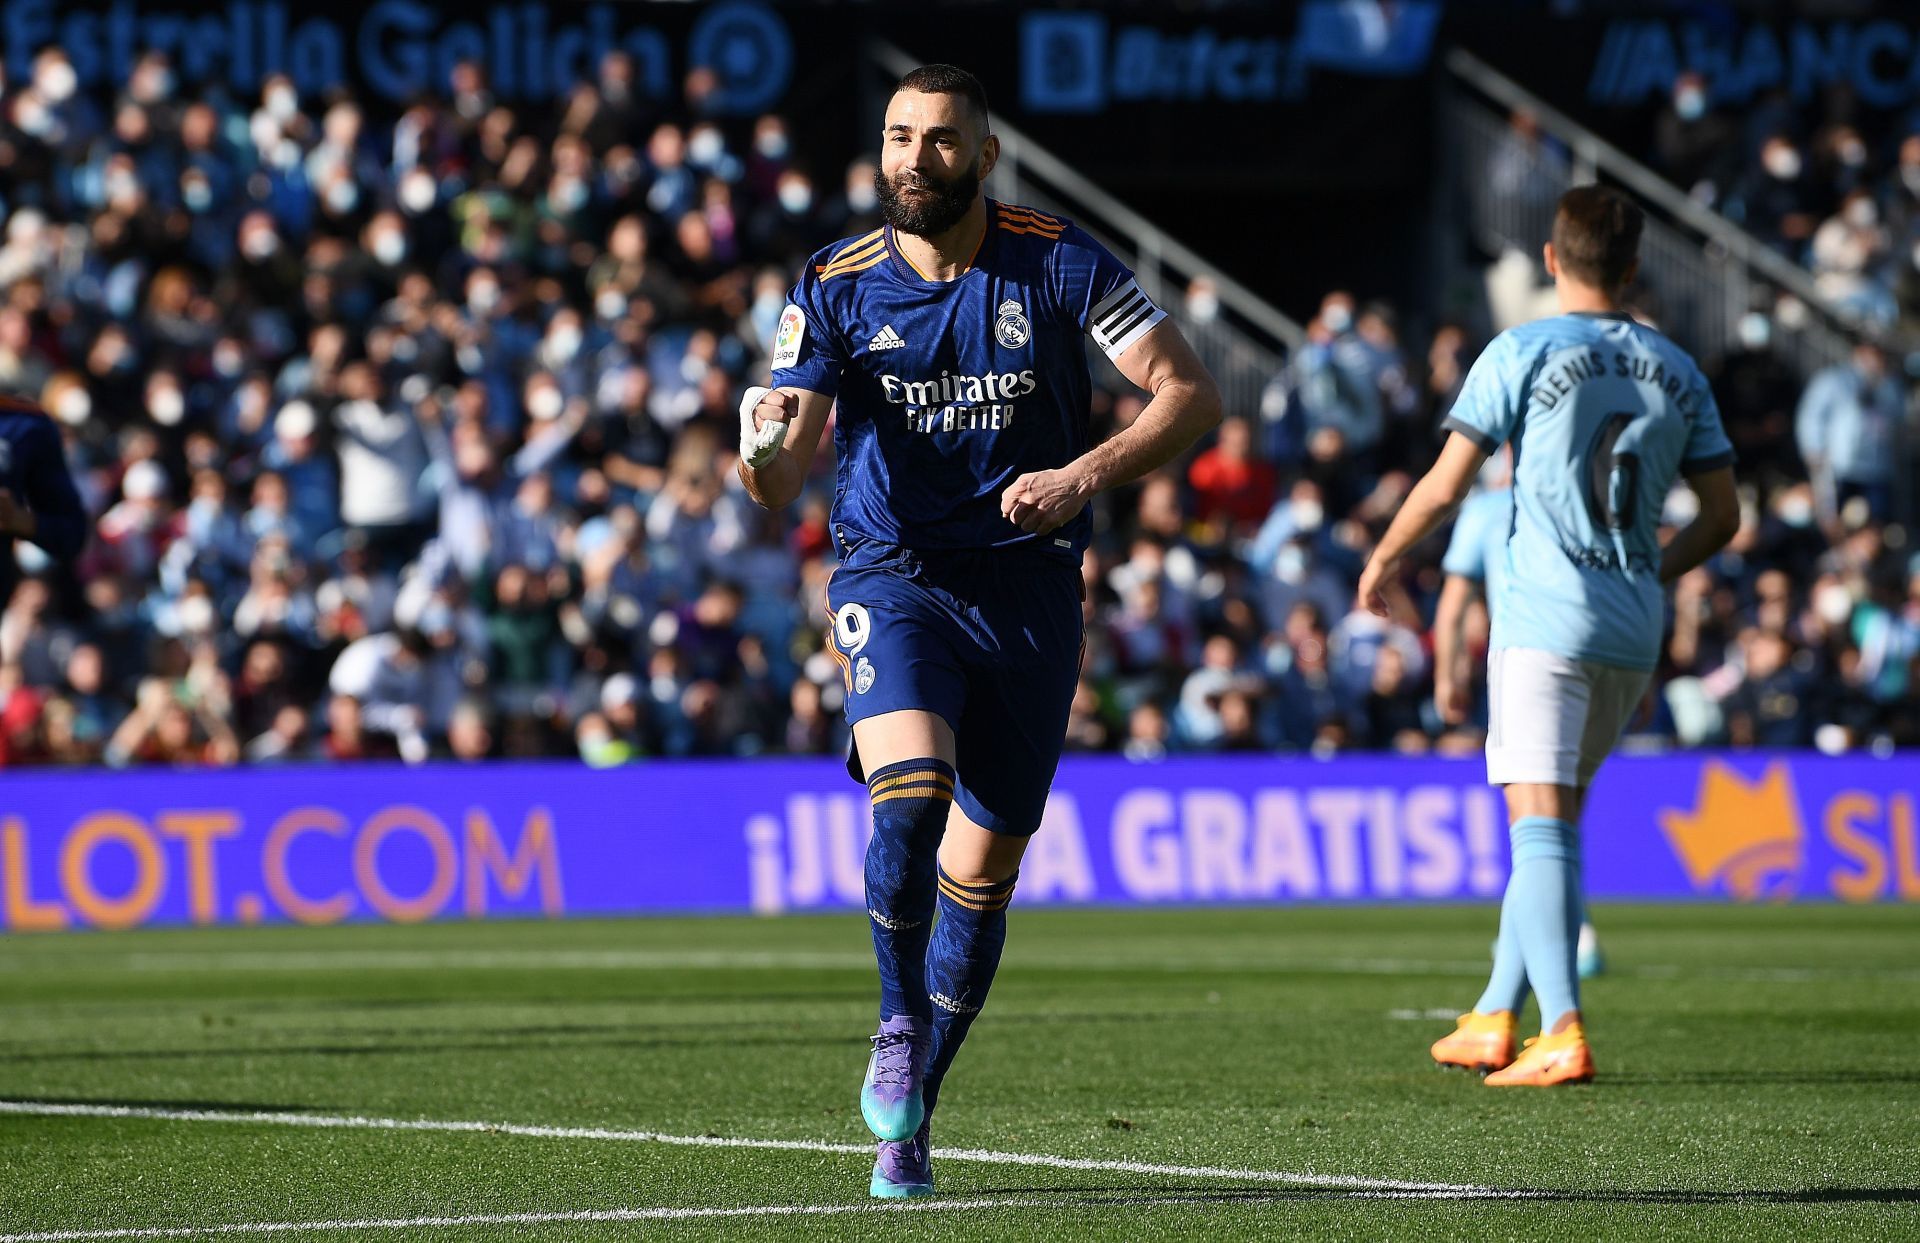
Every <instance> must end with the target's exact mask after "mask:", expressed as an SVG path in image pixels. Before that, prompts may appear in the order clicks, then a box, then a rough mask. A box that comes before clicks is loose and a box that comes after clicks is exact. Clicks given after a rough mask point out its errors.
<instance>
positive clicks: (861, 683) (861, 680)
mask: <svg viewBox="0 0 1920 1243" xmlns="http://www.w3.org/2000/svg"><path fill="white" fill-rule="evenodd" d="M873 678H874V673H873V663H872V662H871V661H869V660H868V659H867V658H866V657H865V656H862V657H861V658H860V663H859V664H857V665H855V666H854V667H853V693H854V694H856V695H864V694H866V693H867V692H868V691H870V690H872V689H873Z"/></svg>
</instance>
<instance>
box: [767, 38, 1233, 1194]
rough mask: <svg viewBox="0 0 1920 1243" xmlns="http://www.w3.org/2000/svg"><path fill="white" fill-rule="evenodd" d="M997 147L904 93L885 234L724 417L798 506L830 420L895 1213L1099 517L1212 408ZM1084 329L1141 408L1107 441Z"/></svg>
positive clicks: (922, 1162)
mask: <svg viewBox="0 0 1920 1243" xmlns="http://www.w3.org/2000/svg"><path fill="white" fill-rule="evenodd" d="M999 151H1000V146H999V141H998V140H997V139H996V138H994V136H993V133H992V130H991V127H990V125H989V123H988V117H987V100H986V93H985V91H984V90H983V89H982V88H981V86H980V84H979V82H978V81H977V80H976V79H975V78H974V77H973V76H972V75H971V74H969V73H967V72H965V71H964V70H961V69H957V68H954V67H953V66H950V65H929V66H925V67H923V68H920V69H916V70H914V71H913V72H912V73H910V74H908V75H907V76H906V77H905V78H903V79H901V81H900V83H899V85H898V86H897V87H896V89H895V91H894V94H893V96H892V98H891V100H890V101H889V103H888V105H887V112H886V121H885V127H884V129H883V132H882V135H881V160H880V168H879V171H878V173H877V174H876V178H875V181H876V189H877V190H878V192H879V195H880V203H881V209H882V214H883V216H884V218H885V220H886V224H885V226H884V227H883V228H881V229H878V230H876V231H874V232H872V233H869V234H867V235H866V236H864V237H857V238H852V239H848V240H846V241H842V242H837V243H835V244H834V245H832V246H829V247H827V248H826V249H825V250H822V251H821V252H819V253H818V254H817V255H815V256H814V257H813V259H812V260H811V261H810V262H809V263H808V264H807V265H806V267H805V268H804V269H803V271H802V273H801V276H800V280H799V283H798V284H797V285H796V286H795V287H794V289H793V292H792V294H791V297H790V299H789V304H788V306H787V308H786V310H785V313H784V314H783V315H782V316H781V319H780V325H779V329H778V331H777V332H776V334H775V340H774V352H773V359H772V363H773V374H772V388H771V389H767V388H759V387H755V388H753V389H750V390H748V392H747V393H746V395H745V396H744V397H743V399H742V401H741V405H740V421H741V426H740V439H741V446H740V448H741V452H740V456H741V466H740V472H741V477H742V479H743V480H744V482H745V483H746V486H747V489H748V491H749V492H751V493H752V495H753V497H754V499H755V500H757V501H759V502H760V503H761V504H762V505H766V506H768V507H772V508H777V507H780V506H783V505H786V504H789V503H790V502H792V501H793V500H794V499H795V498H796V497H797V496H799V494H800V491H801V488H802V486H803V481H804V480H805V478H806V476H807V472H808V468H809V466H810V465H811V463H812V461H813V457H814V454H815V452H816V451H817V449H818V447H819V442H820V436H821V432H822V430H823V428H824V427H825V425H826V422H827V417H828V414H829V411H833V410H835V409H836V408H837V417H836V419H835V423H834V448H835V450H836V453H837V455H838V467H837V477H836V481H835V489H834V499H833V514H832V527H833V536H834V539H835V540H836V542H837V544H838V549H839V555H840V565H839V567H838V568H837V569H836V570H835V572H834V575H833V578H832V581H831V583H830V584H829V587H828V607H829V609H830V612H831V616H830V617H829V618H827V619H826V620H827V622H828V636H827V641H828V645H829V647H830V649H831V650H832V652H833V654H834V657H835V659H836V660H837V661H838V662H839V664H840V667H841V670H842V673H843V675H844V677H845V680H846V688H847V699H846V704H847V717H848V720H849V721H850V722H851V724H852V727H853V753H852V755H851V756H850V757H849V760H848V768H849V770H850V771H851V772H852V774H853V776H854V778H855V779H856V780H861V781H863V782H864V783H865V784H866V787H867V791H868V796H869V799H870V801H871V803H872V806H873V837H872V840H871V843H870V845H869V846H868V849H867V857H866V899H867V913H868V916H869V920H870V922H871V925H872V931H873V946H874V954H875V957H876V959H877V960H878V964H879V969H880V1016H879V1017H880V1024H879V1031H878V1033H877V1034H876V1035H875V1036H874V1037H873V1041H872V1045H873V1048H872V1052H871V1055H870V1057H869V1059H868V1063H867V1072H866V1077H865V1080H864V1082H863V1083H862V1085H861V1090H860V1105H861V1113H862V1115H863V1116H864V1118H865V1119H866V1122H867V1125H868V1126H869V1127H870V1128H871V1129H872V1131H873V1133H874V1134H875V1135H876V1136H878V1137H879V1140H880V1145H879V1152H878V1159H877V1160H876V1162H875V1164H874V1169H873V1177H872V1181H871V1184H870V1189H871V1191H872V1193H873V1194H874V1195H875V1196H879V1197H883V1198H902V1197H910V1196H921V1195H928V1194H931V1193H932V1191H933V1170H932V1164H931V1161H930V1154H929V1148H928V1139H927V1136H928V1122H929V1119H930V1118H931V1116H932V1114H933V1110H934V1105H935V1102H936V1101H937V1100H938V1098H939V1094H940V1089H941V1084H942V1083H943V1081H944V1080H945V1077H946V1074H947V1071H948V1068H949V1067H950V1066H951V1065H952V1064H953V1057H954V1054H955V1053H956V1052H957V1051H958V1050H959V1047H960V1043H961V1041H963V1040H964V1039H965V1038H966V1035H967V1030H968V1028H969V1027H970V1026H971V1025H972V1023H973V1020H974V1018H975V1017H976V1016H977V1015H978V1014H979V1012H980V1008H981V1006H982V1004H983V1003H984V1002H985V1001H986V997H987V990H988V988H989V987H991V985H992V983H993V975H994V970H995V968H996V967H997V966H998V964H999V960H1000V950H1001V946H1002V945H1003V944H1004V942H1005V939H1006V918H1007V917H1006V910H1007V904H1008V902H1009V901H1010V900H1011V898H1012V896H1013V890H1014V883H1015V880H1016V878H1017V875H1018V869H1019V866H1020V859H1021V855H1022V853H1023V852H1024V850H1025V848H1026V845H1027V841H1028V838H1029V836H1030V835H1031V834H1032V833H1033V832H1034V831H1035V829H1037V828H1038V827H1039V824H1040V817H1041V813H1042V811H1043V809H1044V807H1045V805H1046V800H1047V790H1048V787H1049V785H1050V784H1051V783H1052V780H1053V774H1054V770H1055V768H1056V766H1057V765H1058V763H1059V759H1060V751H1061V747H1062V745H1063V743H1064V741H1065V735H1066V723H1067V710H1068V706H1069V704H1070V703H1071V702H1072V699H1073V691H1074V686H1075V683H1076V681H1077V680H1078V674H1079V664H1080V646H1081V590H1082V583H1081V574H1080V558H1081V554H1082V552H1083V551H1084V550H1085V549H1086V546H1087V541H1088V538H1089V535H1090V531H1091V526H1092V522H1091V517H1090V515H1089V514H1088V513H1087V502H1088V500H1089V499H1090V498H1091V497H1092V496H1094V494H1096V493H1098V492H1100V491H1102V490H1104V489H1107V488H1111V487H1114V486H1116V485H1119V484H1124V483H1127V482H1129V481H1131V480H1134V479H1138V478H1140V477H1141V476H1142V475H1145V474H1147V473H1148V472H1150V471H1152V470H1154V469H1156V468H1158V467H1160V466H1162V465H1164V464H1166V463H1167V462H1169V461H1171V460H1172V459H1173V458H1174V457H1176V456H1177V455H1178V454H1180V453H1181V452H1182V451H1183V450H1185V449H1186V448H1188V447H1189V446H1191V445H1192V444H1193V443H1194V441H1195V440H1197V439H1198V438H1199V437H1200V436H1202V435H1203V434H1205V433H1206V432H1207V431H1209V430H1210V429H1212V428H1213V427H1214V426H1215V425H1216V424H1217V423H1218V422H1219V419H1220V398H1219V394H1218V391H1217V390H1216V388H1215V386H1214V384H1213V381H1212V379H1211V378H1210V377H1209V376H1208V375H1207V373H1206V369H1205V368H1204V367H1203V366H1202V365H1201V363H1200V362H1199V360H1198V359H1197V358H1196V357H1195V355H1194V353H1193V350H1192V349H1191V348H1190V347H1189V346H1188V344H1187V342H1186V341H1185V340H1184V339H1183V338H1182V337H1181V335H1180V333H1179V330H1178V329H1177V328H1176V327H1175V326H1174V325H1173V324H1172V323H1171V322H1170V321H1169V320H1168V319H1167V318H1166V313H1165V312H1164V311H1162V310H1160V309H1159V308H1158V307H1157V306H1155V305H1154V304H1153V302H1152V300H1151V299H1150V298H1148V296H1147V295H1146V293H1145V292H1143V291H1142V290H1141V288H1140V286H1139V284H1138V283H1137V282H1136V281H1135V280H1134V277H1133V274H1132V273H1131V272H1129V271H1128V270H1127V269H1126V267H1125V266H1124V265H1122V264H1121V263H1120V262H1119V261H1118V260H1116V259H1115V258H1114V257H1113V255H1111V254H1110V253H1108V252H1107V250H1106V249H1105V248H1104V247H1102V246H1101V245H1100V244H1099V243H1098V242H1095V241H1094V240H1093V239H1092V238H1091V237H1089V236H1088V235H1087V234H1085V233H1084V232H1082V231H1081V230H1080V229H1078V228H1076V227H1074V226H1073V225H1072V224H1070V223H1069V222H1067V221H1066V220H1063V219H1061V218H1060V217H1057V216H1053V215H1049V214H1047V213H1045V212H1039V211H1034V210H1030V209H1028V208H1023V207H1016V206H1013V205H1011V204H1007V203H1000V202H996V201H994V200H992V199H989V198H987V197H986V195H985V194H984V193H983V192H982V190H981V182H982V181H983V180H984V179H985V178H986V176H987V175H988V174H989V173H990V172H992V170H993V166H994V163H995V162H996V160H997V159H998V158H999ZM1089 336H1090V337H1091V338H1092V339H1093V342H1094V344H1095V345H1097V346H1098V347H1099V348H1100V349H1101V350H1102V351H1104V352H1105V354H1106V355H1107V357H1108V358H1110V359H1112V360H1113V362H1114V364H1115V365H1116V366H1117V367H1118V368H1119V370H1120V372H1121V374H1122V375H1124V376H1126V377H1127V379H1129V380H1131V381H1132V382H1133V383H1134V384H1136V385H1138V386H1140V387H1141V388H1142V389H1145V390H1146V391H1147V392H1148V393H1150V394H1151V396H1152V399H1151V401H1150V403H1149V404H1148V406H1147V408H1146V410H1145V411H1144V412H1143V413H1142V414H1141V415H1140V416H1139V418H1138V419H1137V420H1136V421H1135V422H1134V423H1133V424H1132V425H1131V426H1130V427H1128V428H1126V429H1125V430H1124V431H1121V432H1120V433H1118V434H1117V435H1115V436H1113V437H1112V438H1111V439H1109V440H1107V441H1105V442H1104V443H1101V444H1098V445H1096V444H1093V443H1092V442H1091V436H1090V431H1089V413H1088V412H1089V402H1090V399H1091V391H1092V378H1091V376H1090V374H1089V371H1088V361H1087V352H1086V346H1085V343H1084V342H1085V338H1086V337H1089Z"/></svg>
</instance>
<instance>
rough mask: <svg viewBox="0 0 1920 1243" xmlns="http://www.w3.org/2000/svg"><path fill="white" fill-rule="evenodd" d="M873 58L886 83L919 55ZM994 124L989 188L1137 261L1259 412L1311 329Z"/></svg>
mask: <svg viewBox="0 0 1920 1243" xmlns="http://www.w3.org/2000/svg"><path fill="white" fill-rule="evenodd" d="M868 58H869V62H870V63H871V65H872V66H873V67H874V68H875V69H877V70H879V71H880V72H882V73H884V74H886V75H888V80H889V83H891V81H892V80H894V79H898V78H899V77H901V76H902V75H904V74H906V73H907V72H908V71H910V70H912V69H913V68H915V67H916V66H917V65H919V64H920V63H921V62H919V61H918V60H915V59H914V58H913V57H911V56H909V55H908V54H907V53H905V52H903V51H901V50H900V49H899V48H898V47H895V46H894V45H892V44H890V43H884V42H880V41H877V40H876V41H874V42H873V43H871V44H870V45H869V48H868ZM875 128H876V129H877V128H878V126H876V127H875ZM993 131H994V133H995V134H996V135H998V136H999V138H1000V163H999V166H998V167H997V168H995V169H994V171H993V174H992V176H991V177H990V178H989V179H988V181H987V193H989V194H991V195H992V196H993V197H994V198H996V199H1000V200H1002V201H1004V202H1010V203H1021V204H1024V205H1026V206H1029V207H1033V208H1036V209H1038V210H1040V211H1045V212H1051V213H1055V214H1058V215H1063V216H1068V217H1071V218H1072V220H1073V222H1074V223H1075V224H1077V225H1079V226H1080V227H1081V228H1082V229H1085V230H1086V231H1087V233H1088V234H1090V235H1091V236H1092V237H1093V238H1094V239H1095V240H1096V241H1098V242H1099V243H1100V244H1101V245H1103V246H1105V247H1106V248H1107V249H1108V250H1110V251H1112V252H1113V253H1114V255H1115V256H1116V257H1118V258H1119V259H1120V260H1121V262H1123V263H1125V264H1126V265H1127V266H1128V267H1130V268H1132V269H1133V271H1134V275H1135V276H1137V277H1138V278H1139V281H1140V287H1141V288H1142V289H1144V290H1145V291H1146V293H1147V296H1148V297H1150V298H1152V299H1153V300H1154V301H1155V302H1156V303H1158V304H1159V305H1160V306H1162V307H1165V308H1166V309H1167V312H1168V313H1169V314H1170V315H1171V316H1173V318H1174V319H1175V321H1176V322H1178V323H1179V325H1180V330H1181V332H1182V333H1184V334H1185V335H1186V338H1187V340H1188V341H1190V342H1191V343H1192V344H1193V347H1194V350H1195V352H1196V353H1198V354H1199V355H1200V358H1201V361H1203V362H1204V363H1206V364H1207V368H1208V370H1210V371H1211V372H1212V373H1213V377H1214V379H1215V380H1216V381H1217V382H1218V383H1219V385H1220V393H1221V398H1222V400H1223V402H1224V404H1225V406H1226V410H1227V413H1228V414H1237V415H1243V416H1245V417H1247V418H1250V419H1257V418H1258V417H1259V412H1260V395H1261V393H1262V392H1263V391H1264V390H1265V388H1266V386H1267V384H1268V382H1269V381H1271V380H1272V379H1273V377H1274V376H1275V375H1276V374H1277V373H1278V372H1279V371H1280V369H1281V367H1282V366H1283V365H1284V364H1285V362H1286V359H1287V357H1288V356H1289V355H1290V354H1291V353H1292V351H1293V350H1294V349H1296V348H1298V346H1299V345H1300V343H1301V342H1302V341H1304V340H1305V339H1306V330H1305V329H1303V328H1302V327H1301V326H1300V325H1299V324H1298V323H1296V322H1294V321H1293V320H1292V319H1290V318H1288V317H1287V316H1286V315H1285V314H1284V313H1282V312H1281V311H1280V310H1279V308H1277V307H1275V306H1274V305H1273V304H1272V303H1270V302H1268V301H1266V300H1265V299H1264V298H1262V297H1260V296H1259V295H1258V294H1256V293H1254V292H1253V291H1252V290H1251V289H1249V288H1247V287H1246V286H1245V285H1242V284H1241V283H1240V282H1239V281H1236V280H1234V279H1233V278H1232V277H1231V276H1228V275H1227V274H1226V273H1224V272H1223V271H1221V269H1220V267H1219V266H1218V265H1217V264H1215V263H1212V262H1210V261H1209V260H1207V259H1206V258H1204V257H1203V256H1201V255H1200V254H1199V253H1198V252H1196V251H1194V250H1193V249H1192V248H1190V247H1188V246H1186V245H1184V244H1183V243H1181V242H1180V241H1179V239H1177V238H1175V237H1174V236H1173V235H1172V234H1170V233H1168V232H1167V231H1166V230H1165V229H1162V228H1160V227H1159V226H1158V225H1155V224H1154V223H1153V222H1152V221H1150V220H1148V219H1147V218H1146V217H1145V216H1142V215H1140V213H1138V212H1136V211H1134V210H1133V209H1132V208H1130V207H1128V206H1127V205H1126V204H1125V203H1122V202H1121V201H1120V200H1119V199H1118V198H1116V197H1115V196H1114V195H1112V194H1110V193H1108V192H1107V191H1106V190H1104V189H1102V188H1101V187H1100V186H1098V185H1096V184H1095V183H1094V182H1093V181H1091V180H1090V179H1088V178H1087V177H1085V176H1084V175H1082V174H1080V173H1079V172H1076V171H1075V170H1074V169H1073V167H1072V166H1071V165H1069V164H1068V163H1067V161H1066V160H1064V159H1062V158H1061V157H1059V156H1058V155H1055V154H1054V153H1053V152H1052V151H1050V150H1048V149H1047V148H1046V147H1045V146H1043V145H1042V144H1040V143H1038V142H1036V141H1034V140H1033V139H1032V138H1031V137H1029V136H1028V135H1026V134H1025V133H1023V132H1021V130H1020V129H1019V128H1017V127H1016V126H1012V125H1009V124H1007V122H1006V121H1004V120H1002V119H1000V118H998V117H996V118H995V119H994V122H993ZM1196 276H1205V277H1207V278H1209V279H1210V280H1211V281H1212V282H1213V286H1214V289H1215V291H1216V292H1217V293H1218V295H1219V301H1220V314H1219V315H1218V316H1217V317H1215V318H1213V319H1209V320H1204V321H1203V320H1199V319H1196V318H1195V317H1193V316H1192V315H1189V314H1188V313H1187V311H1186V307H1185V295H1186V291H1187V286H1188V284H1189V283H1190V282H1191V281H1192V280H1193V278H1194V277H1196Z"/></svg>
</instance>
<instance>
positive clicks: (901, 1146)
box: [867, 1122, 933, 1200]
mask: <svg viewBox="0 0 1920 1243" xmlns="http://www.w3.org/2000/svg"><path fill="white" fill-rule="evenodd" d="M867 1191H868V1193H869V1194H871V1195H873V1196H874V1197H875V1198H876V1199H880V1200H916V1199H919V1198H920V1197H921V1196H930V1195H932V1194H933V1147H932V1144H931V1143H930V1142H929V1141H928V1139H927V1124H926V1123H924V1122H922V1123H921V1124H920V1129H919V1130H918V1131H916V1132H914V1135H913V1138H912V1139H906V1140H900V1141H898V1142H897V1143H896V1142H891V1141H887V1140H882V1141H881V1142H880V1155H879V1156H878V1157H877V1158H876V1159H875V1161H874V1163H873V1181H872V1182H870V1183H868V1184H867Z"/></svg>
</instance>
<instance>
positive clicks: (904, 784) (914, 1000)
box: [867, 759, 953, 1023]
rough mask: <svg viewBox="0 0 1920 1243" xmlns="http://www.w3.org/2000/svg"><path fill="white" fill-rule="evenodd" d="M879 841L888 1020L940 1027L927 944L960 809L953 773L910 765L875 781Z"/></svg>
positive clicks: (878, 917) (872, 881)
mask: <svg viewBox="0 0 1920 1243" xmlns="http://www.w3.org/2000/svg"><path fill="white" fill-rule="evenodd" d="M867 793H868V796H869V797H870V798H871V799H872V800H873V837H872V838H871V839H870V840H869V841H868V842H867V920H868V922H869V923H871V924H872V925H873V956H874V959H875V960H876V961H877V962H878V963H879V965H880V1019H881V1021H882V1022H885V1021H886V1020H887V1019H889V1018H892V1017H893V1016H894V1015H896V1014H905V1015H911V1016H912V1017H914V1018H916V1019H919V1020H920V1021H922V1022H924V1023H930V1022H931V1021H932V1019H933V1003H932V1002H931V1001H930V1000H929V999H928V997H927V976H926V971H927V966H926V964H927V939H928V937H929V936H930V935H931V934H932V932H933V906H934V883H933V878H934V871H935V870H936V869H937V868H938V867H939V858H940V835H941V834H942V833H943V832H945V831H946V827H947V809H948V808H949V807H951V806H952V804H953V766H952V765H951V764H947V763H945V762H943V761H941V760H934V759H925V760H902V761H901V762H900V763H898V764H889V765H887V766H886V767H885V768H882V769H880V770H879V771H877V772H874V773H871V774H869V775H868V777H867Z"/></svg>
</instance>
